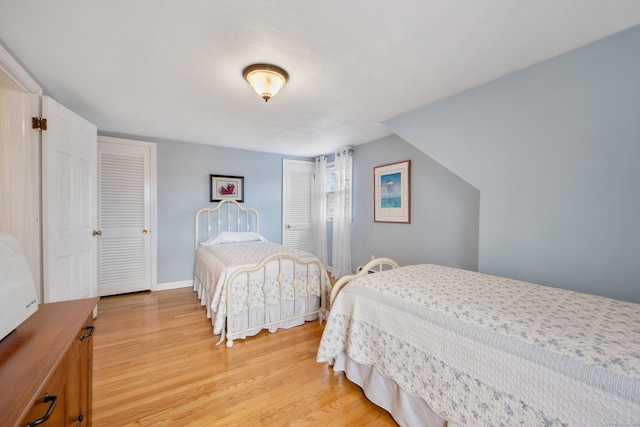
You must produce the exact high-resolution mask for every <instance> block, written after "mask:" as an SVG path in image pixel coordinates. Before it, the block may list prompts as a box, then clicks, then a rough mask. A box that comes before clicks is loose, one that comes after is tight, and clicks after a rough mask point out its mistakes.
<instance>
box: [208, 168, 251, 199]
mask: <svg viewBox="0 0 640 427" xmlns="http://www.w3.org/2000/svg"><path fill="white" fill-rule="evenodd" d="M209 195H210V197H209V199H210V201H211V202H221V201H222V200H235V201H236V202H238V203H242V202H244V177H243V176H229V175H209Z"/></svg>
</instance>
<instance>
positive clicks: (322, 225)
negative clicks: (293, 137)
mask: <svg viewBox="0 0 640 427" xmlns="http://www.w3.org/2000/svg"><path fill="white" fill-rule="evenodd" d="M313 175H314V176H313V189H312V191H311V228H312V235H313V253H314V254H315V255H316V256H317V257H318V258H320V261H322V265H324V266H328V265H329V262H328V261H329V257H328V255H327V158H326V157H325V156H320V157H318V158H316V163H315V167H314V171H313Z"/></svg>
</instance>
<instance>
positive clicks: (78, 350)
mask: <svg viewBox="0 0 640 427" xmlns="http://www.w3.org/2000/svg"><path fill="white" fill-rule="evenodd" d="M97 303H98V298H88V299H81V300H75V301H64V302H56V303H49V304H41V305H40V306H39V307H38V311H36V312H35V313H34V314H33V315H32V316H31V317H29V318H28V319H27V320H26V321H25V322H24V323H22V325H20V326H18V328H17V329H16V330H15V331H13V332H12V333H10V334H9V335H7V336H6V337H5V338H4V339H3V340H2V341H0V390H1V393H0V395H1V397H0V426H3V427H4V426H23V427H26V426H28V425H29V423H30V422H31V423H33V422H34V421H36V420H39V419H42V418H44V417H46V414H49V416H48V418H47V420H46V421H44V422H40V423H37V424H32V425H42V426H43V427H48V426H51V427H59V426H80V427H87V426H91V392H92V378H93V362H92V360H93V339H92V337H91V336H92V335H93V331H94V327H93V326H92V325H93V309H94V307H95V306H96V304H97Z"/></svg>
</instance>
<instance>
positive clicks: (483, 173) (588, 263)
mask: <svg viewBox="0 0 640 427" xmlns="http://www.w3.org/2000/svg"><path fill="white" fill-rule="evenodd" d="M639 46H640V27H635V28H632V29H631V30H628V31H625V32H623V33H620V34H617V35H615V36H612V37H609V38H607V39H604V40H601V41H599V42H596V43H593V44H591V45H588V46H585V47H583V48H580V49H577V50H575V51H572V52H569V53H567V54H564V55H562V56H559V57H556V58H554V59H551V60H549V61H546V62H543V63H541V64H538V65H535V66H532V67H529V68H527V69H524V70H521V71H518V72H516V73H513V74H510V75H507V76H505V77H503V78H500V79H498V80H495V81H493V82H490V83H487V84H485V85H483V86H480V87H478V88H475V89H472V90H469V91H466V92H464V93H461V94H459V95H457V96H454V97H452V98H449V99H446V100H444V101H441V102H437V103H435V104H432V105H429V106H425V107H423V108H420V109H418V110H415V111H412V112H409V113H406V114H402V115H400V116H398V117H395V118H393V119H391V120H389V121H387V122H386V124H387V125H388V126H389V127H390V128H391V129H392V130H393V131H394V132H396V134H398V135H400V136H402V137H403V138H404V139H405V140H407V141H409V142H410V143H411V144H413V145H415V146H416V147H417V148H419V149H420V150H422V151H423V152H425V153H427V154H429V155H430V156H431V157H433V158H434V159H435V160H437V161H438V162H440V163H441V164H442V165H444V166H445V167H447V168H448V169H450V170H451V171H453V172H454V173H456V174H458V175H459V176H461V177H462V178H464V179H465V180H467V181H468V182H469V183H471V184H472V185H474V186H475V187H477V188H478V189H479V190H480V192H481V201H480V242H479V244H480V250H479V269H480V271H483V272H487V273H491V274H498V275H503V276H507V277H514V278H519V279H524V280H529V281H533V282H536V283H541V284H548V285H552V286H559V287H564V288H569V289H575V290H578V291H582V292H587V293H594V294H600V295H605V296H610V297H614V298H619V299H625V300H629V301H635V302H640V165H639V162H640V48H639Z"/></svg>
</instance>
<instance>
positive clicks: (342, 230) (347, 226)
mask: <svg viewBox="0 0 640 427" xmlns="http://www.w3.org/2000/svg"><path fill="white" fill-rule="evenodd" d="M334 165H335V166H334V167H335V190H334V206H333V245H332V247H331V265H332V267H333V276H334V277H336V278H339V277H342V276H346V275H347V274H352V270H351V194H352V190H351V177H352V172H353V150H352V149H351V148H344V149H341V150H340V151H338V152H336V153H335V160H334Z"/></svg>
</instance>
